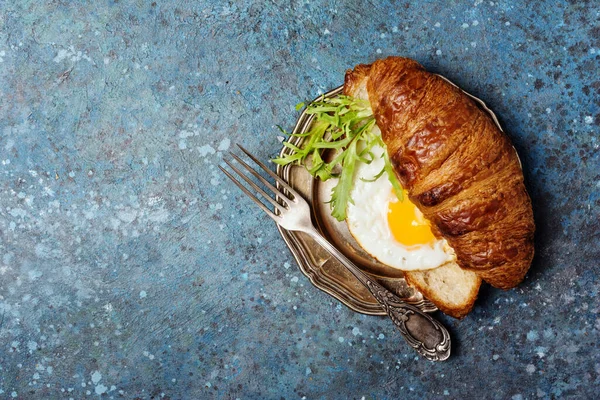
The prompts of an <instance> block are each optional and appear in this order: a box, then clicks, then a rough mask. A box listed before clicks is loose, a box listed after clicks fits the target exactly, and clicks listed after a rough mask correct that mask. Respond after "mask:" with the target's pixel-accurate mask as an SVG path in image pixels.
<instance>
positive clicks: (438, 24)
mask: <svg viewBox="0 0 600 400" xmlns="http://www.w3.org/2000/svg"><path fill="white" fill-rule="evenodd" d="M433 26H435V27H436V28H439V27H440V26H442V25H441V24H440V23H439V22H436V23H435V25H433Z"/></svg>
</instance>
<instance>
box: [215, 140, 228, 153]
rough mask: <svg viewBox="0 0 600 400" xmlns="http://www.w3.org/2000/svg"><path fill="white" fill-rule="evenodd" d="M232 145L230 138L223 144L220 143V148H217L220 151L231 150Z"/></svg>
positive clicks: (222, 141) (222, 142)
mask: <svg viewBox="0 0 600 400" xmlns="http://www.w3.org/2000/svg"><path fill="white" fill-rule="evenodd" d="M230 145H231V140H229V138H225V139H223V140H221V143H219V147H218V148H217V149H218V150H219V151H225V150H228V149H229V146H230Z"/></svg>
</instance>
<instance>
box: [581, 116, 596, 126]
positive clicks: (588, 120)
mask: <svg viewBox="0 0 600 400" xmlns="http://www.w3.org/2000/svg"><path fill="white" fill-rule="evenodd" d="M583 122H585V123H586V124H587V125H591V124H592V122H594V117H592V116H591V115H587V116H586V117H585V118H584V119H583Z"/></svg>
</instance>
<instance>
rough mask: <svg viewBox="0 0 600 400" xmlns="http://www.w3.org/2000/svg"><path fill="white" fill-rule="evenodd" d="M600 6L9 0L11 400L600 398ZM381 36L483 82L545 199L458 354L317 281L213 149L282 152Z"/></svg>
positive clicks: (4, 338) (4, 179)
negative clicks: (505, 286)
mask: <svg viewBox="0 0 600 400" xmlns="http://www.w3.org/2000/svg"><path fill="white" fill-rule="evenodd" d="M277 3H279V4H277ZM513 3H514V5H511V4H513ZM517 3H522V4H521V5H517ZM599 21H600V6H599V5H598V3H597V2H594V1H577V2H575V1H573V2H565V1H546V2H542V1H534V0H527V1H524V2H509V1H499V2H496V1H493V2H491V1H481V0H476V1H469V2H466V3H465V2H422V1H418V2H417V1H415V2H403V3H397V2H364V3H361V2H342V1H310V2H309V1H302V2H298V1H292V2H285V1H281V2H265V3H260V2H256V3H252V2H249V1H239V2H233V3H224V2H221V1H213V2H182V1H160V0H156V1H155V2H152V1H116V0H115V1H94V2H91V1H90V2H83V1H81V2H74V3H73V4H69V2H62V1H55V2H52V3H49V4H40V2H37V1H25V0H20V1H8V0H1V1H0V189H1V190H0V205H1V207H0V255H1V259H0V398H19V399H34V398H65V399H68V398H74V399H81V398H86V397H98V396H101V397H102V398H120V397H123V398H135V397H139V398H143V399H150V398H154V399H159V398H165V399H166V398H171V399H179V398H212V397H215V398H280V397H283V398H286V399H297V398H304V397H306V398H308V399H312V398H320V397H323V398H336V397H338V398H363V397H364V398H365V399H372V398H377V399H380V398H414V399H421V398H456V399H464V398H474V397H481V396H484V397H486V398H498V399H514V400H519V399H536V398H593V397H594V395H596V396H597V395H598V387H599V385H600V361H599V358H600V351H599V348H598V343H599V342H600V320H599V319H598V314H599V309H600V303H599V301H598V290H599V288H600V281H599V278H598V273H599V270H600V268H599V260H600V245H599V240H600V226H599V224H600V222H599V219H600V217H599V210H600V156H599V146H600V143H599V142H600V138H599V124H600V114H599V113H600V102H599V99H600V77H599V73H598V72H599V70H600V63H599V59H600V22H599ZM386 55H403V56H408V57H412V58H415V59H416V60H418V61H419V62H421V63H423V64H424V65H425V66H426V67H427V68H428V69H430V70H432V71H435V72H438V73H441V74H444V75H445V76H447V77H448V78H450V79H451V80H453V81H455V82H456V83H457V84H459V85H460V86H461V87H463V88H464V89H465V90H467V91H469V92H471V93H473V94H475V95H477V96H479V97H481V98H482V99H484V100H485V101H486V102H487V103H488V105H489V106H490V107H491V108H492V109H493V110H494V111H495V112H496V113H497V114H498V116H499V118H500V120H501V122H502V123H503V125H504V126H505V128H506V130H507V132H508V133H509V135H510V137H511V138H512V139H513V141H514V143H515V145H516V147H517V149H518V150H519V153H520V155H521V158H522V160H523V164H524V169H525V175H526V178H527V183H528V188H529V190H530V193H531V195H532V198H533V201H534V207H535V214H536V221H537V226H538V234H537V256H536V259H535V261H534V264H533V267H532V269H531V271H530V273H529V275H528V277H527V279H526V280H525V282H524V283H523V284H522V285H521V286H520V287H519V288H517V289H515V290H511V291H508V292H503V291H499V290H495V289H491V288H487V287H486V288H484V289H483V290H482V292H481V295H480V299H479V301H478V303H477V306H476V308H475V310H474V311H473V312H472V313H471V314H470V315H469V316H468V317H467V318H465V319H464V320H463V321H460V322H458V321H455V320H452V319H450V318H445V317H443V316H441V318H443V320H444V322H445V323H446V325H447V326H448V327H449V328H450V329H451V331H452V335H453V340H454V343H455V347H454V353H453V357H452V358H451V359H450V360H449V361H448V362H446V363H440V364H433V363H429V362H426V361H425V360H423V359H420V358H417V357H415V354H414V353H413V352H412V350H408V349H407V347H406V346H405V345H404V344H403V342H402V340H401V339H400V336H399V334H397V333H396V332H395V331H394V329H393V328H392V325H391V324H390V322H389V321H388V320H386V319H385V318H380V317H367V316H364V315H359V314H356V313H353V312H351V311H350V310H348V309H347V308H345V307H343V306H341V305H340V304H339V303H338V302H337V301H335V300H333V299H332V298H330V297H329V296H327V295H325V294H324V293H322V292H320V291H318V290H317V289H315V288H314V287H312V286H311V285H310V283H309V282H308V280H307V279H306V278H305V277H304V276H303V275H302V274H301V273H300V272H299V270H298V269H297V266H296V264H295V262H294V260H293V258H292V256H291V254H290V253H289V251H288V250H287V248H286V246H285V244H284V243H283V241H282V240H281V238H280V236H279V234H278V233H277V230H276V229H275V226H274V225H273V223H272V222H270V221H268V220H266V219H265V218H263V216H262V215H261V212H260V210H258V208H255V207H253V206H252V205H251V203H250V202H249V201H248V200H247V199H245V198H244V197H243V195H241V194H240V192H239V191H238V190H236V188H235V187H233V186H232V185H231V184H230V183H229V182H227V181H226V180H225V178H224V177H223V176H222V175H221V174H220V172H219V171H218V169H217V168H216V167H217V165H218V164H219V163H220V162H221V158H222V153H223V151H225V150H227V149H229V148H231V146H233V143H235V142H240V143H243V144H245V146H246V147H247V148H248V149H249V150H250V151H252V152H254V153H256V154H257V155H258V156H259V157H260V158H261V159H263V160H266V159H269V158H271V157H273V156H274V155H275V154H277V153H278V151H279V150H280V146H281V145H280V143H279V141H278V140H277V134H278V131H277V129H276V127H275V125H276V124H281V125H283V126H285V127H291V126H292V125H293V123H294V121H295V118H297V115H298V113H297V112H296V111H295V110H294V105H295V104H296V103H297V102H299V101H302V100H305V99H309V98H313V97H314V96H315V95H317V94H318V93H321V92H323V91H326V90H328V89H331V88H333V87H335V86H338V85H339V84H341V82H342V81H343V74H344V71H345V70H346V69H347V68H350V67H352V66H354V65H355V64H357V63H364V62H369V61H373V60H374V59H376V58H379V57H383V56H386Z"/></svg>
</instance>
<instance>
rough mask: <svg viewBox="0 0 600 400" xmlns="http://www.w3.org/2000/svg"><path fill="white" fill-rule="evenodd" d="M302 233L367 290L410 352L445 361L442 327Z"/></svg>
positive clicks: (322, 242)
mask: <svg viewBox="0 0 600 400" xmlns="http://www.w3.org/2000/svg"><path fill="white" fill-rule="evenodd" d="M305 232H306V233H307V234H309V235H310V236H312V237H313V238H314V239H315V240H316V241H317V243H319V244H320V245H321V246H322V247H323V248H324V249H325V250H327V251H328V252H329V253H331V254H332V255H333V256H334V257H336V258H337V259H338V260H339V261H340V262H341V263H342V264H343V265H344V266H345V267H346V268H348V270H350V272H352V274H353V275H354V276H355V277H356V278H357V279H358V280H359V281H360V282H361V283H362V284H363V285H365V286H366V287H367V289H369V292H371V294H372V295H373V297H375V299H377V301H378V302H379V304H381V305H382V306H383V308H384V310H385V311H386V312H387V314H388V316H389V317H390V318H391V320H392V322H393V323H394V325H396V327H397V328H398V330H399V331H400V333H401V334H402V337H403V338H404V339H405V340H406V341H407V342H408V344H409V345H410V346H411V347H412V348H414V349H415V350H416V351H417V352H418V353H419V354H421V355H422V356H423V357H425V358H426V359H428V360H430V361H444V360H446V359H447V358H448V357H450V334H449V333H448V330H447V329H446V328H445V327H444V325H442V324H441V323H440V322H439V321H437V320H435V319H433V318H432V317H431V316H430V315H428V314H426V313H424V312H423V311H421V310H420V309H419V308H417V307H415V306H413V305H411V304H408V303H406V302H404V301H403V300H402V299H400V298H399V297H398V296H396V295H395V294H393V293H392V292H390V291H389V290H387V289H386V288H384V287H383V286H381V285H380V284H379V283H378V282H377V281H375V280H374V279H372V278H371V277H369V276H368V275H366V274H365V273H364V272H362V271H361V270H360V269H359V268H358V267H357V266H356V265H355V264H354V263H353V262H352V261H350V260H349V259H348V258H347V257H346V256H344V255H343V254H342V253H341V252H340V251H339V250H338V249H337V248H335V246H333V245H332V244H331V243H329V241H328V240H327V239H325V238H324V237H323V236H322V235H321V234H320V233H319V232H318V231H317V230H316V229H315V228H312V229H307V230H306V231H305Z"/></svg>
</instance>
